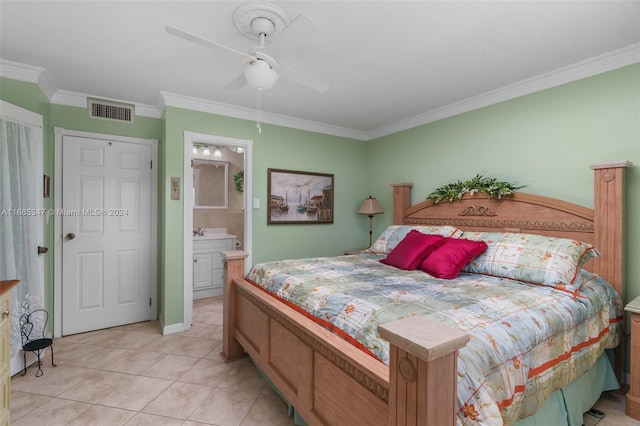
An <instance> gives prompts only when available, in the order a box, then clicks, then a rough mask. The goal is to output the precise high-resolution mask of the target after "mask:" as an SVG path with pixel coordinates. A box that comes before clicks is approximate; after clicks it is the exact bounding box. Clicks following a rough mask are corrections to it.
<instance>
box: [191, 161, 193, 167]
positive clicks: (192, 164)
mask: <svg viewBox="0 0 640 426" xmlns="http://www.w3.org/2000/svg"><path fill="white" fill-rule="evenodd" d="M191 168H192V169H193V159H192V160H191Z"/></svg>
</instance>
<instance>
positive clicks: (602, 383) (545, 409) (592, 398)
mask: <svg viewBox="0 0 640 426" xmlns="http://www.w3.org/2000/svg"><path fill="white" fill-rule="evenodd" d="M609 352H611V350H607V352H605V353H604V354H602V356H601V357H600V358H599V359H598V361H596V363H595V364H594V365H593V367H591V369H590V370H589V371H587V372H586V373H585V374H583V375H582V376H580V377H579V378H578V379H577V380H575V381H574V382H572V383H569V384H568V385H567V386H565V387H564V388H562V389H560V390H557V391H555V392H554V393H552V394H551V395H550V396H549V398H548V399H547V401H546V402H545V403H544V404H543V405H542V407H541V408H540V409H539V410H538V411H537V412H536V414H534V415H533V416H531V417H527V418H524V419H521V420H519V421H518V422H516V424H515V425H514V426H548V425H557V426H581V425H582V416H583V414H584V413H585V412H586V411H588V410H589V409H590V408H591V407H593V405H594V404H595V403H596V401H597V400H598V399H599V398H600V395H601V394H602V392H606V391H610V390H615V389H619V388H620V385H619V384H618V381H617V379H616V375H615V371H614V370H613V367H612V365H611V361H610V359H609V358H610V356H611V355H609V354H608V353H609ZM608 355H609V356H608ZM252 362H253V360H252ZM253 364H254V365H255V366H256V368H257V369H258V371H259V372H260V374H261V375H262V377H263V378H264V380H265V381H266V382H267V383H268V384H269V386H271V388H272V389H273V390H274V392H275V393H276V394H278V395H279V396H280V398H282V400H283V401H284V402H285V403H286V404H287V407H288V410H289V416H292V417H293V421H294V424H296V425H297V426H306V425H307V423H306V422H305V421H304V419H303V418H302V417H301V416H300V415H299V414H298V413H297V412H296V409H295V407H293V406H292V405H291V404H290V403H289V402H288V401H287V400H286V398H285V397H284V396H283V395H282V394H281V393H280V391H279V390H278V389H277V388H276V387H275V386H274V385H273V383H272V382H271V380H269V378H268V377H267V376H266V375H265V374H264V373H263V372H262V370H261V369H260V367H258V365H257V364H256V363H255V362H254V363H253Z"/></svg>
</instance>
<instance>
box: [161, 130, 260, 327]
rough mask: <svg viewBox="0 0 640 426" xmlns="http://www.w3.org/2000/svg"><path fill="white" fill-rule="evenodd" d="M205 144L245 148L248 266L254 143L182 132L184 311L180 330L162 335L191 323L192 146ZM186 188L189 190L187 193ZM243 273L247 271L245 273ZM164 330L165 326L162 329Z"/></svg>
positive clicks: (247, 265) (246, 140) (245, 232)
mask: <svg viewBox="0 0 640 426" xmlns="http://www.w3.org/2000/svg"><path fill="white" fill-rule="evenodd" d="M194 143H200V144H207V145H214V146H241V147H243V148H244V242H243V247H244V251H246V252H248V253H249V257H248V258H247V261H246V263H245V267H246V268H249V267H250V266H251V234H252V232H251V202H250V201H251V194H252V190H251V169H252V165H253V157H252V155H253V141H252V140H249V139H235V138H228V137H225V136H215V135H208V134H206V133H195V132H189V131H185V132H184V173H183V176H184V178H183V185H182V193H183V194H184V231H183V235H184V242H183V246H184V248H183V252H184V267H183V270H184V274H183V281H184V290H183V292H184V308H183V314H184V315H183V323H182V329H180V330H175V329H174V328H173V327H169V328H171V330H166V329H165V330H164V332H165V333H167V334H168V333H172V332H173V333H175V332H178V331H183V330H184V331H186V330H188V329H189V328H191V323H192V322H193V268H192V265H193V233H192V232H193V191H191V189H190V188H193V173H192V172H191V158H192V157H193V144H194ZM187 188H189V189H188V190H187ZM246 272H249V271H248V270H247V271H246ZM165 328H167V327H165Z"/></svg>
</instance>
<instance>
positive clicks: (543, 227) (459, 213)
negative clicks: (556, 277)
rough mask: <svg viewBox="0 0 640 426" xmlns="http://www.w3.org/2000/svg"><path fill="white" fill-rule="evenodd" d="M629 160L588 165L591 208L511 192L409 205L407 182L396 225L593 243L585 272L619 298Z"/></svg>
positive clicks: (619, 360)
mask: <svg viewBox="0 0 640 426" xmlns="http://www.w3.org/2000/svg"><path fill="white" fill-rule="evenodd" d="M632 165H633V164H632V163H631V162H629V161H619V162H613V163H603V164H595V165H591V166H590V167H591V169H593V171H594V183H595V186H594V203H593V205H594V208H593V209H590V208H587V207H583V206H580V205H577V204H574V203H570V202H567V201H562V200H558V199H555V198H549V197H544V196H540V195H534V194H526V193H520V192H519V193H515V194H513V196H512V197H508V198H503V199H502V200H500V201H498V202H496V200H495V199H489V198H488V197H487V196H486V195H485V194H479V193H476V194H475V195H474V196H468V195H465V196H464V197H462V199H461V200H460V201H454V202H451V203H450V202H447V201H441V202H440V203H438V204H435V203H434V202H433V201H432V200H427V201H423V202H421V203H419V204H416V205H414V206H412V205H411V187H412V184H410V183H397V184H392V186H393V223H394V224H395V225H453V226H455V227H457V228H459V229H462V230H463V231H485V232H521V233H528V234H541V235H549V236H555V237H563V238H572V239H575V240H580V241H584V242H587V243H591V244H593V245H594V246H595V247H596V248H597V249H598V251H599V252H600V256H599V257H598V258H595V259H593V260H590V261H589V262H587V264H586V265H585V268H586V269H588V270H590V271H593V272H595V273H597V274H598V275H600V276H601V277H603V278H604V279H606V280H607V281H608V282H609V283H611V285H612V286H613V287H614V288H615V289H616V291H617V292H618V294H620V295H621V296H622V298H623V300H625V299H624V297H625V292H624V267H623V264H624V252H623V248H624V232H623V224H624V220H623V214H624V197H623V194H624V169H625V168H627V167H631V166H632ZM620 347H621V349H620V350H618V351H617V356H616V370H619V371H618V373H619V374H618V379H619V380H621V383H624V380H623V377H622V375H621V374H622V370H621V369H619V367H622V366H623V365H624V361H623V360H624V345H620Z"/></svg>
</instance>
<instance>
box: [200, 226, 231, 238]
mask: <svg viewBox="0 0 640 426" xmlns="http://www.w3.org/2000/svg"><path fill="white" fill-rule="evenodd" d="M201 231H202V234H203V235H194V236H193V239H194V240H223V239H228V238H236V236H235V235H232V234H229V233H227V228H202V229H201Z"/></svg>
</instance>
